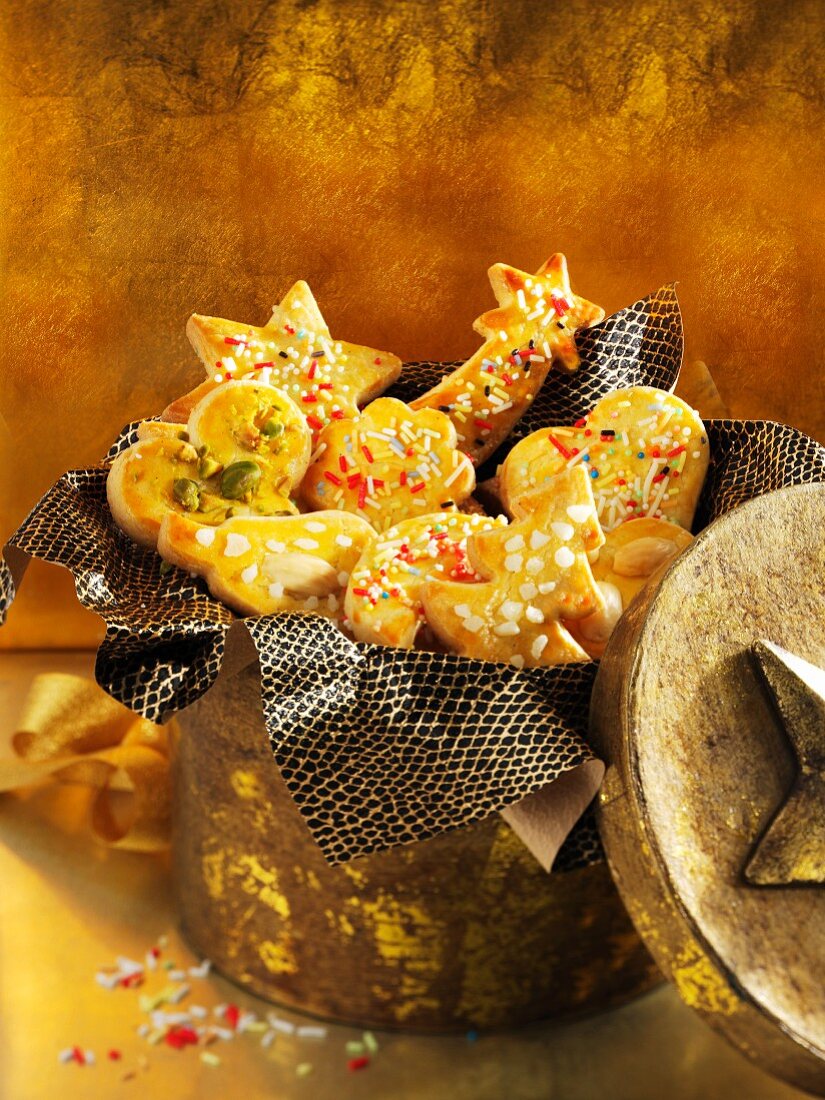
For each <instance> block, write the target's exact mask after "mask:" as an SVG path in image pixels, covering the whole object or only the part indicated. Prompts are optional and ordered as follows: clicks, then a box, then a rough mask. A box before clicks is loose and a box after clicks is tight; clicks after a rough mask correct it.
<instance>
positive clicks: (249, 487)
mask: <svg viewBox="0 0 825 1100" xmlns="http://www.w3.org/2000/svg"><path fill="white" fill-rule="evenodd" d="M260 480H261V467H260V466H259V465H258V464H257V462H252V461H251V460H249V459H241V461H240V462H233V463H232V464H231V465H230V466H227V467H226V469H225V470H224V472H223V474H222V475H221V496H222V497H225V498H226V499H227V500H244V499H246V500H249V498H250V497H251V496H252V495H253V494H254V492H255V490H256V489H257V488H258V483H259V482H260Z"/></svg>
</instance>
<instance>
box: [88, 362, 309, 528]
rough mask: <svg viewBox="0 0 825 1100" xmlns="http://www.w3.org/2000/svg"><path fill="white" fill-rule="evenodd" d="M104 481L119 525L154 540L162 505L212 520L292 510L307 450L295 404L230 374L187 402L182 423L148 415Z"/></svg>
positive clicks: (201, 519) (268, 388)
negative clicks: (293, 493) (234, 379)
mask: <svg viewBox="0 0 825 1100" xmlns="http://www.w3.org/2000/svg"><path fill="white" fill-rule="evenodd" d="M138 436H139V441H138V442H137V443H135V444H133V445H132V446H131V447H129V448H128V449H127V450H125V451H123V452H121V454H119V455H118V456H117V458H116V459H115V460H114V462H113V463H112V468H111V470H110V471H109V476H108V479H107V481H106V495H107V497H108V500H109V508H110V509H111V512H112V516H113V517H114V520H115V522H116V523H117V525H118V526H119V527H120V528H121V529H122V530H123V531H125V532H126V534H127V535H129V536H130V537H131V538H133V539H134V540H135V542H139V543H141V544H142V545H143V546H155V544H156V543H157V537H158V531H159V529H160V522H161V520H162V518H163V516H164V515H166V513H167V512H191V513H192V514H193V515H195V516H196V517H197V519H198V520H199V522H201V523H207V524H216V523H221V522H223V520H224V519H226V518H227V515H228V514H236V513H240V514H260V515H275V514H277V513H284V512H286V513H289V512H296V511H297V508H296V507H295V505H294V504H293V503H292V501H291V500H290V492H291V491H292V489H293V487H294V486H295V485H296V484H297V483H298V482H299V481H300V480H301V477H302V476H303V474H304V471H305V470H306V468H307V465H308V463H309V457H310V433H309V429H308V427H307V425H306V421H305V420H304V417H303V415H302V414H301V411H300V409H298V407H297V406H296V405H295V403H294V402H293V401H291V400H290V398H289V397H287V396H286V394H284V393H282V392H281V391H280V390H278V389H275V388H274V387H273V386H268V385H265V384H264V383H263V382H256V381H253V380H251V379H250V380H243V381H239V382H231V383H228V384H227V385H225V386H221V387H220V388H219V389H216V390H213V391H211V392H210V393H208V394H206V396H205V397H203V398H202V399H201V400H200V401H199V402H198V404H197V405H196V406H195V407H194V408H193V409H192V412H191V414H190V416H189V421H188V424H187V430H185V431H182V430H181V428H180V426H179V425H175V424H165V423H162V422H156V421H146V422H145V423H144V424H142V425H141V426H140V428H139V429H138Z"/></svg>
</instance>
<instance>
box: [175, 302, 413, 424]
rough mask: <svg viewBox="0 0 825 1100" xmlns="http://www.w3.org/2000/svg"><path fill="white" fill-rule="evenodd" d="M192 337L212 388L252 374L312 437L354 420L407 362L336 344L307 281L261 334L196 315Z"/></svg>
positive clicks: (181, 408) (188, 328) (181, 402)
mask: <svg viewBox="0 0 825 1100" xmlns="http://www.w3.org/2000/svg"><path fill="white" fill-rule="evenodd" d="M186 333H187V335H188V337H189V339H190V341H191V342H192V346H193V347H194V349H195V351H196V352H197V353H198V355H199V356H200V358H201V360H202V362H203V364H204V366H205V367H206V370H207V372H208V373H209V375H210V378H211V379H212V383H211V384H212V385H216V384H219V383H220V382H222V381H225V380H226V379H230V380H231V379H233V378H238V377H240V376H242V375H248V374H249V373H250V372H254V373H255V374H256V375H261V376H263V378H264V379H265V380H267V381H269V382H270V383H271V384H272V385H273V386H278V387H279V388H280V389H282V390H283V391H284V392H285V393H287V394H289V396H290V397H291V398H292V399H293V401H295V403H296V404H297V405H298V406H299V407H300V408H301V410H302V411H303V413H304V415H305V416H306V420H307V424H308V425H309V427H310V429H311V430H312V432H313V436H315V435H317V433H318V432H320V430H321V429H322V428H323V427H324V425H325V424H328V423H330V421H335V420H343V419H345V418H348V417H353V416H356V415H357V413H358V410H359V408H361V407H362V406H363V405H366V404H367V402H369V401H371V400H372V399H373V398H375V397H377V396H378V395H379V394H380V393H383V391H384V390H385V389H386V388H387V386H390V385H391V384H392V383H393V382H394V381H395V380H396V378H398V375H399V374H400V373H401V360H400V359H399V358H398V357H397V356H395V355H391V354H390V353H389V352H386V351H377V350H376V349H375V348H367V347H360V346H358V345H357V344H346V343H343V342H341V341H339V340H333V339H332V337H331V336H330V333H329V328H328V327H327V323H326V321H325V320H324V318H323V317H322V316H321V311H320V310H319V309H318V305H317V303H316V301H315V299H314V297H313V296H312V291H311V290H310V289H309V287H308V286H307V284H306V283H305V282H303V281H299V282H297V283H295V285H294V286H293V287H292V289H291V290H290V291H289V293H288V294H287V295H286V297H285V298H284V299H283V301H282V302H281V303H280V305H277V306H274V307H273V311H272V317H271V318H270V319H269V321H268V322H267V324H266V325H265V326H264V327H263V328H256V327H254V326H253V325H243V324H239V323H238V322H236V321H225V320H222V319H221V318H218V317H202V316H200V314H197V313H194V314H192V316H191V317H190V318H189V322H188V324H187V326H186ZM198 389H199V390H201V389H202V387H199V388H198ZM195 392H197V391H195ZM186 401H187V398H186V397H184V398H181V399H180V400H179V401H178V402H175V406H176V407H177V409H178V411H179V415H183V414H184V413H186V412H187V411H188V410H187V407H186Z"/></svg>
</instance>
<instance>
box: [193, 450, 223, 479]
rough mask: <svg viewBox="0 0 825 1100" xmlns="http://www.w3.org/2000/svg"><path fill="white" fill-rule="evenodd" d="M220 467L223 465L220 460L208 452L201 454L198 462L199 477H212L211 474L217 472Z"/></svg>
mask: <svg viewBox="0 0 825 1100" xmlns="http://www.w3.org/2000/svg"><path fill="white" fill-rule="evenodd" d="M222 469H223V466H222V465H221V464H220V462H218V460H217V459H216V458H213V457H212V455H210V454H205V455H202V456H201V460H200V462H199V463H198V473H199V474H200V476H201V477H212V475H213V474H217V473H219V472H220V471H221V470H222Z"/></svg>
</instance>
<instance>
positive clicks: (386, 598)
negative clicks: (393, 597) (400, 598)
mask: <svg viewBox="0 0 825 1100" xmlns="http://www.w3.org/2000/svg"><path fill="white" fill-rule="evenodd" d="M389 598H390V594H389V592H382V593H381V599H382V600H388V599H389Z"/></svg>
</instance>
